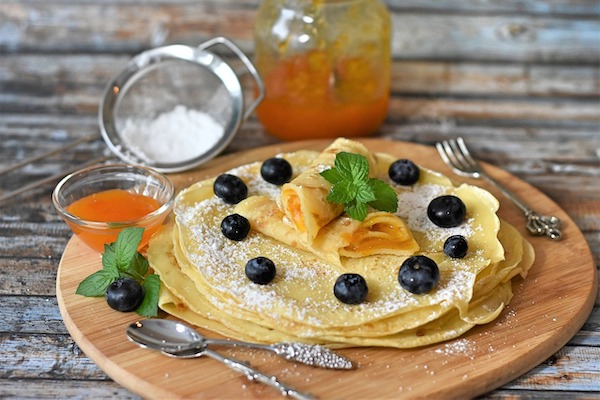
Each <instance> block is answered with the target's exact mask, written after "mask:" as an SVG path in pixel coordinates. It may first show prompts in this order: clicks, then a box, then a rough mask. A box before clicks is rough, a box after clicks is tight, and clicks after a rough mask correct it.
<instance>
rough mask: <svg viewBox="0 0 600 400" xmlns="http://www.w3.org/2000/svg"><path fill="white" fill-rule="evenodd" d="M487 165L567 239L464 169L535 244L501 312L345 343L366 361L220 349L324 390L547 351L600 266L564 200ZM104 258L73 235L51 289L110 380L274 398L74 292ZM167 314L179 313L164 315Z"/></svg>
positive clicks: (590, 300) (481, 367)
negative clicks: (538, 231) (146, 339)
mask: <svg viewBox="0 0 600 400" xmlns="http://www.w3.org/2000/svg"><path fill="white" fill-rule="evenodd" d="M361 141H362V142H363V143H364V144H365V145H367V147H369V148H370V149H371V150H372V151H381V152H387V153H391V154H393V155H395V156H397V157H398V158H410V159H412V160H413V161H415V162H417V163H418V164H420V165H422V166H424V167H428V168H431V169H434V170H438V171H440V172H442V173H444V174H446V175H448V176H451V177H453V178H456V176H455V175H453V174H452V173H451V171H450V170H449V169H448V168H447V167H446V166H445V165H444V164H443V163H442V161H441V160H440V158H439V156H438V154H437V152H436V150H435V149H434V148H433V147H427V146H422V145H416V144H410V143H405V142H397V141H396V142H393V141H386V140H380V139H362V140H361ZM329 143H330V141H323V140H320V141H310V142H295V143H287V144H283V145H277V146H270V147H264V148H260V149H255V150H251V151H247V152H243V153H238V154H232V155H228V156H225V157H221V158H219V159H215V160H213V161H211V162H210V163H209V164H207V165H205V166H204V167H203V168H202V169H198V170H194V171H191V172H187V173H183V174H178V175H172V176H171V177H172V179H173V181H174V182H175V184H176V186H177V187H178V188H179V189H182V188H184V187H187V186H189V185H191V184H192V183H194V182H196V181H198V180H200V179H204V178H207V177H211V176H215V175H217V174H218V173H220V172H223V171H225V170H228V169H230V168H233V167H235V166H238V165H241V164H245V163H248V162H251V161H256V160H262V159H265V158H268V157H270V156H272V155H275V154H277V153H279V152H285V151H294V150H297V149H316V150H319V149H323V148H324V147H326V146H327V145H328V144H329ZM485 167H486V169H487V170H488V172H489V173H490V174H491V175H493V176H494V177H496V178H497V179H498V180H500V181H501V182H502V183H504V184H505V185H506V186H507V187H509V188H510V189H512V190H514V191H515V192H516V193H517V194H518V195H520V196H521V197H522V198H523V199H524V200H526V202H528V203H529V204H531V205H532V206H533V207H534V208H535V209H536V210H538V212H540V213H544V214H552V215H556V216H558V217H559V218H561V219H562V220H563V222H564V228H563V232H564V238H563V239H562V240H561V241H558V242H556V241H552V240H550V239H548V238H546V237H532V236H529V235H528V234H527V233H526V230H525V224H524V222H525V220H524V218H523V216H522V214H521V213H520V211H519V210H518V209H517V208H516V207H515V206H514V205H513V204H512V203H510V202H509V201H508V200H506V199H505V198H503V197H502V195H501V194H500V193H498V192H497V191H496V190H494V189H492V188H491V187H489V186H487V185H486V184H484V183H483V182H482V181H473V180H464V179H462V180H460V181H465V182H469V183H472V184H476V185H479V186H481V187H484V188H486V189H488V190H489V191H490V192H492V193H493V194H494V195H495V196H496V197H497V198H498V199H500V202H501V207H500V211H499V215H500V217H501V218H503V219H505V220H507V221H509V222H511V223H512V224H513V225H514V226H515V227H517V228H518V229H519V230H520V231H521V233H522V234H523V235H524V236H525V237H527V238H528V239H529V240H530V241H531V243H532V244H533V246H534V248H535V251H536V261H535V264H534V265H533V267H532V268H531V271H530V274H529V276H528V277H527V279H526V280H521V279H515V280H514V281H513V282H514V283H513V289H514V292H515V295H514V298H513V299H512V301H511V303H510V305H509V306H508V307H507V308H506V309H505V310H504V312H503V313H502V314H501V315H500V316H499V318H498V319H497V320H496V321H494V322H491V323H489V324H487V325H484V326H480V327H476V328H474V329H472V330H471V331H469V332H467V333H466V334H464V335H463V336H462V337H460V338H458V339H455V340H452V341H449V342H446V343H440V344H437V345H432V346H427V347H423V348H418V349H409V350H398V349H388V348H352V349H344V350H340V353H342V354H344V355H345V356H347V357H348V358H350V359H351V360H353V361H354V362H355V363H357V364H358V365H359V367H358V368H357V369H355V370H351V371H330V370H323V369H317V368H312V367H308V366H303V365H296V364H293V363H290V362H287V361H285V360H281V359H279V358H275V357H274V356H271V355H268V354H264V353H261V352H258V351H257V350H252V351H248V350H243V349H234V350H223V352H224V353H226V354H227V355H230V356H235V357H237V358H239V359H241V360H245V361H248V362H250V363H251V364H252V365H253V366H255V367H257V368H258V369H260V370H261V371H263V372H265V373H267V374H276V375H277V376H278V377H279V379H280V380H281V381H282V382H285V383H287V384H288V385H290V386H292V387H295V388H296V389H298V390H300V391H303V392H308V393H311V394H313V395H314V396H315V397H317V398H322V399H344V398H369V399H375V398H377V399H383V398H394V399H399V398H424V397H428V398H456V397H461V398H464V397H474V396H477V395H480V394H483V393H485V392H488V391H490V390H492V389H494V388H497V387H499V386H501V385H503V384H505V383H507V382H509V381H511V380H513V379H514V378H516V377H518V376H520V375H522V374H524V373H525V372H527V371H528V370H530V369H531V368H533V367H535V366H537V365H538V364H540V363H541V362H543V361H544V360H545V359H547V358H548V357H550V356H551V355H552V354H554V353H555V352H556V351H558V350H559V349H560V348H561V347H562V346H564V345H565V344H566V343H567V342H568V341H569V339H570V338H571V337H573V336H574V335H575V333H576V332H577V331H578V330H579V329H580V328H581V326H582V325H583V323H584V322H585V320H586V319H587V317H588V315H589V314H590V312H591V310H592V307H593V304H594V299H595V297H596V290H597V277H596V266H595V265H594V261H593V258H592V255H591V252H590V249H589V247H588V245H587V243H586V241H585V238H584V237H583V235H582V233H581V232H580V231H579V229H578V228H577V227H576V226H575V224H574V223H573V221H572V220H571V218H569V216H568V215H567V214H566V213H565V212H564V211H563V210H561V209H560V208H559V207H558V205H556V204H555V203H554V202H553V201H552V200H550V199H549V198H548V197H546V196H545V195H544V194H542V193H541V192H539V191H538V190H536V189H535V188H533V187H532V186H530V185H529V184H527V183H526V182H523V181H522V180H519V179H518V178H516V177H514V176H512V175H510V174H509V173H507V172H505V171H502V170H500V169H498V168H494V167H493V166H490V165H486V166H485ZM457 180H458V179H457ZM100 268H102V266H101V260H100V255H99V254H97V253H94V252H93V251H91V250H89V249H88V248H87V247H86V246H85V245H84V244H83V243H82V242H81V241H80V240H79V239H77V238H76V237H73V238H72V239H71V240H70V242H69V244H68V245H67V247H66V249H65V253H64V255H63V257H62V260H61V263H60V266H59V269H58V276H57V282H56V292H57V297H58V304H59V307H60V311H61V314H62V316H63V319H64V321H65V324H66V326H67V328H68V330H69V332H70V334H71V335H72V336H73V338H74V339H75V341H76V342H77V344H78V345H79V346H80V347H81V349H82V350H83V351H84V352H85V353H86V354H87V355H88V356H89V357H90V358H91V359H92V360H94V362H96V363H97V364H98V365H99V366H100V367H101V368H102V369H103V370H104V371H105V372H106V373H107V374H108V375H109V376H110V377H111V378H113V379H114V380H115V381H117V382H119V383H120V384H122V385H123V386H125V387H126V388H128V389H130V390H132V391H133V392H136V393H138V394H140V395H142V396H144V397H146V398H156V399H165V398H169V399H173V398H207V399H215V398H231V399H264V398H278V397H279V393H278V392H277V391H275V390H273V389H271V388H268V387H266V386H264V385H262V384H259V383H252V382H249V381H248V380H247V379H246V378H245V377H244V376H242V375H240V374H237V373H235V372H232V371H231V370H229V369H228V368H227V367H225V366H224V365H222V364H219V363H218V362H216V361H214V360H212V359H208V358H201V359H191V360H180V359H172V358H168V357H165V356H163V355H161V354H160V353H158V352H155V351H150V350H146V349H141V348H139V347H137V346H136V345H134V344H133V343H131V342H129V341H128V340H127V337H126V335H125V329H126V327H127V326H128V325H129V324H130V323H132V322H134V321H136V320H137V319H139V317H138V316H137V315H136V314H135V313H128V314H124V313H118V312H116V311H113V310H111V309H110V308H109V307H108V305H107V304H106V302H105V301H104V299H103V298H86V297H83V296H79V295H76V294H75V290H76V288H77V285H78V284H79V282H81V281H82V280H83V279H84V278H85V277H86V276H88V275H89V274H91V273H93V272H95V271H97V270H98V269H100ZM161 317H164V318H172V317H170V316H168V315H165V314H163V315H161ZM203 333H204V334H206V335H208V336H217V335H215V334H213V333H211V332H206V331H203Z"/></svg>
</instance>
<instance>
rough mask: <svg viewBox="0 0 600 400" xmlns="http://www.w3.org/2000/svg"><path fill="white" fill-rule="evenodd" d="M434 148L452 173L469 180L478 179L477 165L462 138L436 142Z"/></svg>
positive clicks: (478, 170)
mask: <svg viewBox="0 0 600 400" xmlns="http://www.w3.org/2000/svg"><path fill="white" fill-rule="evenodd" d="M435 147H436V148H437V150H438V153H440V157H442V160H443V161H444V163H446V165H448V166H449V167H450V168H451V169H452V171H454V173H456V174H458V175H462V176H467V177H471V178H479V173H480V169H479V165H478V163H477V161H475V159H474V158H473V157H472V156H471V153H470V152H469V149H468V148H467V145H466V144H465V141H464V140H463V138H462V137H458V138H456V139H450V140H444V141H441V142H438V143H436V145H435Z"/></svg>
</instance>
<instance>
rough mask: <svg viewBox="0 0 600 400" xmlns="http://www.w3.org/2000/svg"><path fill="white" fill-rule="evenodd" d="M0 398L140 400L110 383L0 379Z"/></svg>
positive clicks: (108, 381)
mask: <svg viewBox="0 0 600 400" xmlns="http://www.w3.org/2000/svg"><path fill="white" fill-rule="evenodd" d="M0 396H2V398H3V399H5V400H9V399H10V400H13V399H15V400H16V399H32V400H45V399H52V400H54V399H82V398H87V399H95V400H104V399H105V400H113V399H119V400H138V399H140V397H139V396H136V395H135V394H133V393H131V392H130V391H129V390H127V389H125V388H123V387H122V386H120V385H119V384H117V383H115V382H113V381H111V380H106V381H105V380H101V381H99V380H83V381H82V380H66V379H35V378H31V379H10V378H9V379H0Z"/></svg>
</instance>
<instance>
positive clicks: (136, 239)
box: [114, 227, 144, 272]
mask: <svg viewBox="0 0 600 400" xmlns="http://www.w3.org/2000/svg"><path fill="white" fill-rule="evenodd" d="M143 233H144V228H137V227H129V228H125V229H123V230H122V231H121V232H120V233H119V236H118V237H117V241H116V242H115V243H114V250H115V255H116V257H115V258H116V265H117V268H118V269H119V271H121V272H127V270H128V269H129V266H130V264H131V262H132V260H133V258H134V257H135V256H136V254H137V247H138V245H139V244H140V242H141V241H142V234H143Z"/></svg>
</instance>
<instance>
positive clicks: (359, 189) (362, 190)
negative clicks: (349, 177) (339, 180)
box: [354, 182, 377, 203]
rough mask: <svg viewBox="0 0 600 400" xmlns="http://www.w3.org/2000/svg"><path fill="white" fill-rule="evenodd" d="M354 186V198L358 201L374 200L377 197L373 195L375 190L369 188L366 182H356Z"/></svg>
mask: <svg viewBox="0 0 600 400" xmlns="http://www.w3.org/2000/svg"><path fill="white" fill-rule="evenodd" d="M355 186H356V195H355V196H354V198H355V199H356V201H357V202H359V203H369V202H371V201H375V200H376V199H377V198H376V197H375V192H374V191H373V189H372V188H371V186H370V185H369V183H368V182H357V183H356V184H355Z"/></svg>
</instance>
